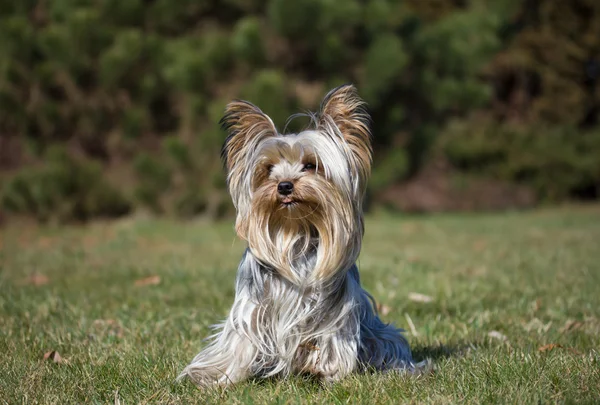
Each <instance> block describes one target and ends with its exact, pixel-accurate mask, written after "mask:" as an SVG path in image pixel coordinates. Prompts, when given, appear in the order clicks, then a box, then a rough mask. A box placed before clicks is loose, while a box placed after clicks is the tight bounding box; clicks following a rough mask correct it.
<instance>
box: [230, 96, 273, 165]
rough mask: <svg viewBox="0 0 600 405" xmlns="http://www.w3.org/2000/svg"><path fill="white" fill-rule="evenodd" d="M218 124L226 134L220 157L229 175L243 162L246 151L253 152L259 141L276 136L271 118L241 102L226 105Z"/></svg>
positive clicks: (250, 105)
mask: <svg viewBox="0 0 600 405" xmlns="http://www.w3.org/2000/svg"><path fill="white" fill-rule="evenodd" d="M220 124H221V127H222V128H223V129H224V130H225V131H227V134H228V136H227V139H226V140H225V144H224V145H223V150H222V151H221V157H222V159H223V163H224V165H225V168H226V169H227V171H228V172H229V173H230V174H232V173H231V171H232V169H233V167H234V166H235V165H236V164H238V163H240V161H242V160H244V159H245V157H246V156H247V153H248V151H250V150H253V149H254V148H255V147H256V145H258V143H259V142H260V141H261V140H263V139H265V138H267V137H271V136H276V135H277V129H276V128H275V125H274V124H273V121H271V118H269V117H268V116H267V115H266V114H265V113H263V112H262V111H261V110H260V108H258V107H256V106H255V105H253V104H251V103H249V102H247V101H242V100H235V101H232V102H231V103H229V104H227V107H225V115H224V116H223V118H222V119H221V122H220Z"/></svg>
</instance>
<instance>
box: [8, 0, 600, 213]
mask: <svg viewBox="0 0 600 405" xmlns="http://www.w3.org/2000/svg"><path fill="white" fill-rule="evenodd" d="M599 21H600V3H599V2H593V1H589V0H574V1H563V2H557V1H554V0H539V1H536V2H527V3H523V2H519V1H517V0H501V1H497V2H489V1H483V0H473V1H469V2H464V1H458V0H453V1H441V0H403V1H398V0H373V1H368V2H364V1H360V0H347V1H337V0H298V1H288V0H267V1H261V0H225V1H223V2H207V1H196V0H181V1H177V2H176V3H174V2H172V1H170V0H154V1H151V2H145V1H142V0H122V1H121V0H107V1H101V2H91V1H89V0H54V1H51V2H34V1H31V0H23V1H16V2H15V1H13V2H11V1H7V0H0V137H5V136H17V137H19V138H20V141H21V142H20V143H21V144H22V145H25V146H24V147H23V148H22V151H21V152H20V156H18V157H16V158H13V159H11V160H17V161H20V162H22V163H21V165H22V166H25V165H26V164H27V165H33V167H39V168H41V167H46V166H48V165H47V162H45V160H46V159H47V158H46V156H45V154H44V151H45V150H46V149H48V147H49V146H50V145H54V144H60V145H63V146H64V145H69V149H70V150H71V148H73V149H74V150H76V151H77V154H78V155H81V161H82V162H83V161H86V160H87V159H92V160H94V161H96V162H99V163H96V164H100V165H102V166H103V167H104V166H108V165H112V164H113V163H114V162H118V164H119V165H121V166H122V168H123V170H124V171H125V172H126V173H132V172H133V173H135V174H136V176H138V177H136V180H137V181H140V184H134V185H131V187H132V188H133V189H137V190H138V191H137V195H138V199H136V200H137V201H146V203H145V205H148V206H155V207H162V208H160V209H158V208H157V210H159V211H161V212H168V213H173V212H176V211H177V209H175V208H174V207H175V206H176V205H177V204H175V203H174V201H175V200H178V199H181V200H182V201H188V200H190V199H191V197H184V196H183V194H184V193H183V189H184V188H185V187H188V185H193V186H194V188H197V189H198V192H197V193H196V191H194V192H191V195H197V196H201V197H198V198H197V199H198V200H202V201H203V202H202V203H198V204H196V203H194V204H188V203H182V204H181V205H182V206H186V207H189V206H193V207H206V208H205V210H206V212H208V211H210V210H211V208H209V207H210V204H208V203H207V201H213V200H214V201H217V200H219V199H220V198H221V195H222V193H223V191H224V186H223V182H222V181H221V180H215V181H213V180H212V179H222V176H223V173H222V169H221V166H220V164H219V163H218V155H219V149H220V146H221V144H222V143H223V139H224V134H223V133H222V131H221V130H220V129H219V128H218V125H217V122H218V120H219V119H220V118H221V115H222V113H223V108H224V105H225V103H226V102H228V101H229V100H231V99H233V98H246V99H249V100H250V101H252V102H254V103H255V104H257V105H259V107H260V108H262V109H263V110H265V111H266V112H267V113H269V114H271V115H272V116H273V119H274V121H275V123H276V124H277V125H278V127H279V128H280V129H283V125H284V123H285V122H286V119H287V117H288V116H289V115H290V114H292V113H296V112H298V109H299V106H302V107H305V108H306V107H310V108H314V107H315V105H316V104H317V101H316V96H315V95H314V93H315V92H316V91H317V90H315V89H320V90H318V91H322V92H325V91H326V90H328V89H329V88H331V87H333V86H335V85H338V84H341V83H348V82H352V83H357V84H358V87H359V92H360V94H361V95H363V97H364V98H365V99H366V100H367V101H368V104H369V108H370V112H371V114H372V116H373V118H374V123H373V130H374V134H375V137H374V147H375V150H376V151H377V152H378V153H377V154H376V156H388V155H389V156H392V155H394V154H396V153H397V155H398V156H400V155H403V156H404V158H403V159H402V161H405V162H406V165H407V167H408V169H407V170H408V176H410V175H414V174H416V173H417V172H418V171H419V170H421V168H422V167H423V165H426V164H427V162H428V159H429V156H431V152H432V148H434V147H435V145H436V143H437V142H440V143H442V144H444V143H445V140H444V139H442V138H443V137H446V136H449V137H450V138H452V139H449V140H448V142H454V138H453V135H448V134H451V133H452V132H453V129H452V128H449V129H447V128H448V126H449V125H452V126H455V125H457V124H454V123H455V122H459V123H460V122H461V121H462V122H464V123H465V125H466V126H469V127H471V124H470V123H469V118H465V117H472V116H477V117H482V120H483V121H485V122H486V124H485V125H486V128H487V127H493V126H499V127H502V128H509V127H511V126H512V123H517V124H518V125H519V128H520V129H519V131H520V132H523V133H527V134H530V137H531V138H533V137H534V134H539V133H540V132H543V133H548V131H547V130H546V128H549V127H551V128H559V129H556V131H558V132H561V131H563V129H560V128H576V129H573V130H569V131H570V132H569V135H568V136H567V135H560V136H558V135H556V136H551V137H550V138H551V139H552V142H551V143H552V145H551V146H548V148H556V150H559V151H560V150H563V151H564V153H565V156H564V157H562V159H563V160H570V159H571V158H569V157H568V155H569V153H571V152H568V151H570V150H571V149H573V148H580V146H576V145H582V144H585V142H588V141H587V139H588V138H594V137H593V136H590V135H589V134H590V133H596V132H597V128H598V122H599V121H600V117H599V115H600V112H599V111H600V108H599V107H598V100H600V85H599V84H598V83H600V73H598V72H599V71H600V68H598V66H600V62H599V61H598V56H597V54H598V52H597V51H598V49H600V23H599ZM298 124H299V121H293V122H292V124H291V125H292V127H291V128H290V130H296V129H299V127H298V128H296V127H295V125H298ZM503 131H504V130H503ZM506 131H508V132H511V131H512V130H506ZM468 132H472V130H469V131H468ZM550 132H552V131H550ZM481 133H482V135H481V140H480V141H478V142H479V143H480V144H481V145H480V146H481V148H480V151H484V150H486V149H494V148H496V146H495V145H496V143H498V142H499V143H502V142H504V141H496V140H495V138H494V136H495V135H493V133H494V132H493V131H491V130H488V129H482V130H481ZM515 136H516V135H515ZM528 136H529V135H528ZM517 137H519V136H517ZM165 138H169V140H165ZM500 138H501V139H512V138H511V136H508V135H507V136H502V137H500ZM173 139H177V142H179V143H177V142H175V141H173ZM182 145H183V146H182ZM397 145H403V146H402V147H398V146H397ZM574 145H575V146H574ZM523 147H524V148H532V150H537V149H536V148H542V146H539V145H538V144H537V143H526V144H524V145H523ZM461 148H462V146H461ZM503 148H504V149H507V148H508V147H503ZM184 149H185V150H186V153H185V154H184V153H183V150H184ZM390 149H401V151H398V152H396V151H395V150H394V151H391V150H390ZM459 149H460V148H459ZM379 152H381V153H379ZM457 153H458V154H461V153H462V152H457ZM577 153H578V155H577V156H579V157H580V158H581V159H580V160H584V161H587V160H589V159H592V156H593V153H592V150H591V149H587V150H584V151H582V152H577ZM138 155H148V156H153V158H154V159H156V160H158V161H159V162H158V163H157V164H158V165H162V166H165V167H166V168H167V169H165V170H168V171H169V172H170V175H169V176H167V177H169V178H171V182H172V184H171V185H170V186H169V187H166V188H165V189H163V190H154V191H152V190H153V189H154V188H156V186H155V185H154V180H152V181H148V182H149V183H150V184H146V182H145V181H144V180H142V179H143V178H150V179H153V178H154V175H155V174H156V173H155V174H151V173H146V172H145V170H144V169H142V170H141V172H140V168H139V167H138V165H139V164H140V163H139V161H136V160H135V159H133V157H135V156H138ZM184 155H187V156H186V157H184ZM478 156H479V157H478V159H486V157H485V156H487V155H486V154H485V153H483V154H482V155H478ZM502 156H503V158H506V159H508V157H507V156H512V155H511V154H510V153H509V154H504V155H502ZM163 159H164V160H165V161H164V162H163ZM378 159H379V158H378ZM382 159H386V158H382ZM490 159H491V160H490V162H488V163H489V164H488V166H490V165H492V163H493V159H492V158H491V157H490ZM453 161H456V162H459V161H460V162H462V158H456V159H454V158H453ZM0 164H1V162H0ZM457 164H458V163H457ZM494 164H495V163H494ZM547 164H550V163H547ZM562 164H563V163H561V165H562ZM545 165H546V163H545V164H543V165H541V166H539V167H540V168H538V169H535V170H534V171H536V172H541V167H546V166H545ZM378 166H381V167H382V168H384V167H387V163H385V164H384V163H383V162H375V165H374V167H375V168H376V170H379V169H377V168H378ZM505 166H508V163H506V162H505ZM2 169H3V168H2ZM381 170H382V172H384V173H385V172H388V171H391V172H393V171H394V170H386V169H381ZM463 170H464V171H474V170H476V169H474V168H473V166H471V165H464V167H463ZM582 170H583V169H582ZM586 170H587V169H586ZM401 171H403V170H401ZM515 171H517V172H518V170H517V169H515ZM583 171H585V170H583ZM549 172H551V170H550V171H549ZM580 172H581V170H579V169H576V170H571V169H569V170H567V171H566V172H565V173H570V174H568V175H565V176H567V177H573V179H569V180H566V179H565V180H561V181H560V183H564V185H563V186H557V187H558V188H559V189H560V190H562V191H557V190H555V189H553V188H552V187H554V186H553V185H552V184H551V182H550V181H549V180H546V181H541V180H540V182H539V183H538V182H536V183H535V184H537V185H536V186H535V187H536V189H537V190H538V193H539V194H541V195H544V196H548V198H557V199H562V198H572V197H579V196H580V191H579V190H580V188H581V187H583V188H586V187H588V186H580V185H578V184H579V183H581V182H582V180H581V176H580V175H579V174H577V173H580ZM490 173H491V171H490ZM494 173H495V172H494ZM586 173H587V172H586ZM494 175H498V176H499V174H494ZM102 176H103V175H102ZM404 176H405V175H402V176H399V177H395V176H391V177H387V176H385V175H384V176H382V177H381V176H379V175H378V174H376V175H375V176H374V178H375V179H378V178H383V179H387V180H385V181H382V182H381V183H379V185H377V184H375V185H374V186H373V188H374V189H381V188H382V187H385V186H383V185H382V184H388V183H389V182H394V181H397V178H403V177H404ZM585 176H588V175H585ZM585 176H583V177H585ZM589 176H592V175H591V174H589ZM198 177H201V178H202V179H203V180H202V181H201V182H199V183H194V181H192V180H191V179H194V178H198ZM502 177H505V178H509V179H515V180H519V181H521V180H520V179H526V178H529V177H531V176H530V175H525V174H519V175H517V174H503V175H502ZM533 177H536V178H537V177H538V176H537V175H535V176H533ZM558 177H560V176H558ZM204 179H206V180H204ZM578 179H579V180H578ZM375 181H376V182H377V181H378V180H375ZM523 181H526V182H527V183H534V182H533V181H529V180H523ZM536 181H537V180H536ZM571 183H572V184H571ZM588 183H589V182H587V183H586V184H588ZM128 186H130V185H128ZM168 194H172V195H168ZM584 194H585V193H584ZM213 195H214V196H217V197H214V196H213ZM596 195H597V194H596ZM156 199H158V200H160V201H154V200H156ZM215 204H216V203H215ZM197 209H199V208H194V209H192V210H191V211H195V210H197ZM183 211H186V212H189V211H190V210H188V209H187V208H186V209H184V210H183ZM216 211H218V210H214V212H216Z"/></svg>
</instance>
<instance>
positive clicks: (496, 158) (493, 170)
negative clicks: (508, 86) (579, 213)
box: [439, 120, 600, 201]
mask: <svg viewBox="0 0 600 405" xmlns="http://www.w3.org/2000/svg"><path fill="white" fill-rule="evenodd" d="M439 145H440V146H441V150H442V151H443V153H444V154H445V156H446V157H448V159H449V160H450V161H451V162H452V163H453V164H454V165H455V166H456V167H458V168H460V169H461V170H463V171H466V172H477V173H481V174H485V175H488V176H491V177H494V178H499V179H503V180H510V181H515V182H519V183H523V184H527V185H529V186H532V187H533V188H534V189H535V190H536V192H537V193H538V195H539V196H541V197H542V198H545V199H547V200H551V201H557V200H562V199H564V198H568V197H586V196H587V197H588V198H597V197H598V191H599V190H600V131H598V130H596V131H587V132H583V133H582V132H581V131H580V130H577V129H575V128H572V127H557V128H548V127H542V128H537V129H531V128H519V127H515V126H511V125H507V124H504V125H502V124H498V123H495V122H486V121H484V122H481V121H480V120H471V121H467V122H456V123H454V124H453V125H450V126H449V128H448V129H447V131H445V133H443V134H442V136H441V137H440V140H439Z"/></svg>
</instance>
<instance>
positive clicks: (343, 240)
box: [237, 176, 363, 286]
mask: <svg viewBox="0 0 600 405" xmlns="http://www.w3.org/2000/svg"><path fill="white" fill-rule="evenodd" d="M276 188H277V187H276V182H273V181H269V180H267V181H265V182H263V183H262V184H260V186H259V187H258V188H257V189H256V190H254V192H253V198H252V200H251V206H250V209H249V210H248V211H247V212H248V215H247V217H245V218H241V217H238V223H237V231H238V234H239V235H240V236H241V237H243V238H244V239H246V240H247V241H248V244H249V247H250V250H251V251H252V253H253V254H254V256H255V257H256V258H257V259H258V260H259V261H260V262H261V263H263V265H265V266H266V267H268V268H271V269H272V270H275V271H277V272H279V273H280V274H281V276H283V277H284V278H286V279H287V280H289V281H290V282H292V283H294V284H297V285H307V286H308V285H312V284H315V283H321V284H323V283H325V282H326V281H328V280H331V279H332V277H333V276H334V275H335V274H336V273H337V272H339V271H344V270H346V269H347V268H348V267H350V266H351V265H352V264H353V263H354V262H355V260H356V259H357V257H358V254H359V252H360V244H361V239H362V229H363V226H362V217H361V215H360V213H357V212H355V207H354V205H353V204H352V202H351V200H350V199H349V196H347V195H344V194H343V193H342V192H340V190H339V189H337V188H336V187H335V186H334V185H333V184H332V183H330V182H328V181H327V180H325V179H324V178H322V177H317V176H312V178H310V179H303V180H301V181H298V182H296V186H295V188H294V192H293V194H292V195H290V196H289V197H285V198H284V197H281V196H279V195H278V194H277V193H276V192H275V190H276Z"/></svg>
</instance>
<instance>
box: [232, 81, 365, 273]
mask: <svg viewBox="0 0 600 405" xmlns="http://www.w3.org/2000/svg"><path fill="white" fill-rule="evenodd" d="M311 117H312V118H313V125H314V129H309V130H307V131H304V132H301V133H299V134H289V135H281V134H278V133H277V130H276V129H275V126H274V125H273V122H272V121H271V119H270V118H269V117H268V116H267V115H265V114H264V113H263V112H262V111H261V110H260V109H259V108H258V107H255V106H254V105H252V104H250V103H248V102H244V101H235V102H232V103H230V104H229V105H228V106H227V108H226V111H225V116H224V117H223V119H222V124H223V127H224V128H225V129H226V130H227V131H228V132H229V136H228V138H227V140H226V142H225V146H224V148H223V157H224V159H225V165H226V168H227V170H228V175H227V179H228V184H229V190H230V193H231V196H232V199H233V202H234V204H235V206H236V208H237V211H238V212H237V220H236V231H237V233H238V235H239V236H240V237H241V238H243V239H245V240H247V241H248V244H249V247H250V249H251V250H252V252H253V253H254V255H255V256H256V257H257V258H258V259H259V260H261V262H262V263H263V264H264V265H266V266H270V267H272V268H273V269H274V270H275V271H277V272H279V273H280V274H281V275H282V276H283V277H285V278H286V279H287V280H289V281H291V282H292V283H294V284H311V283H316V282H324V281H326V280H329V279H331V278H332V277H333V276H334V275H335V274H336V273H337V272H339V271H343V270H344V269H345V268H347V266H349V265H350V264H351V263H353V262H354V261H355V260H356V258H357V257H358V254H359V252H360V246H361V239H362V232H363V225H362V224H363V221H362V198H363V195H364V190H365V188H366V182H367V179H368V177H369V172H370V168H371V139H370V137H371V135H370V131H369V116H368V114H367V113H366V110H365V105H364V102H363V101H362V100H361V99H360V97H359V96H358V94H357V93H356V89H355V88H354V86H352V85H345V86H341V87H338V88H336V89H334V90H332V91H331V92H329V94H327V95H326V96H325V98H324V100H323V102H322V104H321V108H320V111H319V112H318V113H317V114H315V115H312V116H311ZM307 162H310V163H311V164H313V165H315V169H314V170H312V171H310V172H308V173H306V172H303V171H302V166H303V165H304V164H306V163H307ZM270 167H275V170H274V171H273V172H271V170H270V169H269V168H270ZM282 181H285V182H291V183H292V184H293V185H294V191H293V193H292V195H291V196H290V199H293V204H287V203H282V197H281V195H279V194H278V192H277V186H278V183H279V182H282Z"/></svg>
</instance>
